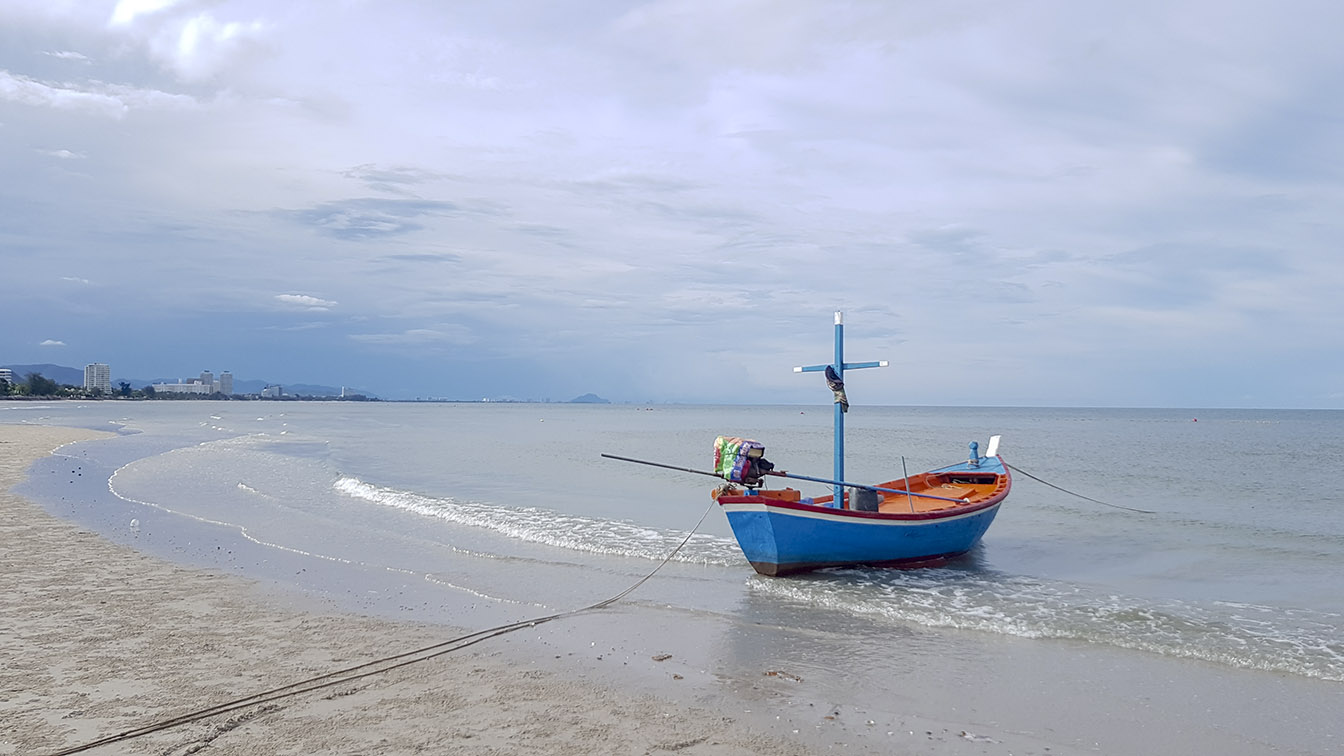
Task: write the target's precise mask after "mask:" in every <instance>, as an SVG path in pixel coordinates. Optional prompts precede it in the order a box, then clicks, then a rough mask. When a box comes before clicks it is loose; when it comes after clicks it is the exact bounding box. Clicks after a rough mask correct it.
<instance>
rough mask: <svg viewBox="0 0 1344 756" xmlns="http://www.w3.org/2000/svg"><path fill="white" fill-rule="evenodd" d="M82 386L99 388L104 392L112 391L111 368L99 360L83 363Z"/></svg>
mask: <svg viewBox="0 0 1344 756" xmlns="http://www.w3.org/2000/svg"><path fill="white" fill-rule="evenodd" d="M84 388H86V389H99V390H101V391H102V392H103V393H104V394H110V393H112V369H111V368H109V367H108V366H107V365H104V364H103V363H101V362H92V363H89V364H88V365H85V366H84Z"/></svg>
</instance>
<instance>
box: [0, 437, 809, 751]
mask: <svg viewBox="0 0 1344 756" xmlns="http://www.w3.org/2000/svg"><path fill="white" fill-rule="evenodd" d="M101 435H104V434H100V433H98V432H94V431H86V430H77V429H67V428H52V427H36V426H3V430H2V431H0V492H3V493H0V534H3V535H2V536H0V539H2V541H3V543H4V549H3V550H2V551H0V574H2V575H4V590H2V591H0V655H3V658H4V659H5V660H6V661H5V665H4V667H3V668H2V669H0V754H12V753H13V754H42V753H52V752H57V751H61V750H63V749H67V748H71V747H74V746H78V745H81V744H84V743H87V742H90V741H94V740H97V739H99V738H103V737H106V736H109V735H113V734H116V733H120V732H123V731H126V730H130V729H133V728H137V727H141V726H144V725H147V724H149V723H151V722H154V721H157V720H161V719H164V718H167V717H171V716H174V715H178V714H182V713H185V712H190V711H194V710H198V709H201V708H204V707H207V706H211V705H214V704H217V703H220V702H223V701H228V700H232V699H234V698H238V697H241V696H245V695H249V694H252V693H254V692H258V691H261V690H266V689H269V688H273V687H277V686H281V685H285V684H288V683H291V682H294V681H296V680H301V679H305V678H310V677H313V676H316V675H320V674H323V673H325V672H328V671H331V670H335V669H340V668H344V667H349V666H352V665H354V664H358V663H361V662H363V661H366V660H371V659H374V658H378V657H382V656H386V655H389V654H391V653H395V652H397V651H400V650H410V649H415V648H420V647H423V646H427V645H430V644H433V643H436V642H440V641H443V640H445V639H447V638H450V637H453V636H454V635H455V634H456V633H455V632H454V631H453V630H452V629H451V628H446V627H443V626H430V625H420V624H414V623H397V622H388V621H383V620H377V619H371V618H366V617H360V616H354V615H347V614H335V613H330V614H328V613H322V612H320V611H313V610H311V609H310V608H309V607H307V606H303V605H302V604H303V602H302V601H291V600H290V598H289V597H287V596H286V595H284V594H283V593H282V592H279V591H277V590H275V589H272V588H264V587H262V586H259V585H256V584H253V583H251V582H249V581H247V580H243V579H239V578H236V577H231V576H227V575H222V574H216V573H212V572H208V571H203V570H194V569H187V568H184V567H179V566H176V565H173V564H170V563H167V562H164V561H162V560H159V559H156V558H153V557H149V556H146V555H143V554H141V553H139V552H136V551H134V550H132V549H130V548H126V547H123V546H119V545H116V544H112V543H109V542H108V541H106V540H104V539H102V538H101V537H99V536H98V535H95V534H93V533H90V532H88V531H85V530H82V529H80V528H79V527H78V526H76V525H74V524H71V523H67V522H65V521H63V520H60V519H57V518H54V517H52V516H50V515H48V514H46V513H45V512H43V511H42V510H41V509H40V508H39V507H37V506H36V505H34V504H33V503H31V502H29V501H27V500H25V499H24V498H22V497H20V496H17V495H15V494H13V493H10V489H11V488H12V487H13V486H14V485H15V484H16V483H17V482H19V481H21V480H22V479H23V477H24V475H25V471H26V470H27V468H28V466H29V465H30V464H31V463H32V462H33V461H34V460H35V459H37V458H39V457H41V456H43V455H46V454H48V453H50V452H51V451H52V450H53V449H56V448H58V447H60V446H62V445H64V444H67V443H70V442H74V441H79V440H87V439H93V438H98V437H100V436H101ZM92 752H94V753H155V754H187V753H196V752H206V753H218V754H255V753H277V754H280V753H285V754H373V753H377V754H400V753H472V754H492V753H500V754H505V753H509V754H511V753H545V754H587V753H621V754H640V753H649V754H657V753H674V752H675V753H678V754H765V753H769V754H801V753H806V752H808V749H805V748H804V747H803V746H802V745H801V744H800V743H791V742H786V741H783V740H779V739H777V738H773V737H767V736H765V735H762V734H759V733H753V732H751V731H750V730H749V729H748V728H746V727H744V725H743V724H742V723H740V722H737V721H734V719H733V718H730V717H726V716H723V715H721V714H718V713H714V712H709V711H703V710H697V709H695V708H693V707H688V706H686V705H684V704H676V703H672V702H670V701H667V700H660V699H657V698H653V697H632V696H630V695H627V694H624V693H621V692H618V691H615V690H610V689H607V688H604V687H601V686H600V685H595V684H592V683H589V682H586V681H582V680H574V679H567V678H566V677H564V676H563V675H560V674H557V673H556V672H554V671H548V670H544V669H539V668H537V666H536V665H535V664H534V663H532V662H528V661H525V660H519V659H516V658H512V657H511V656H510V655H509V654H507V653H505V652H504V651H501V647H500V645H499V644H498V641H487V642H485V643H482V644H480V645H478V646H475V647H473V648H472V649H468V650H464V651H461V652H458V653H454V654H449V655H445V656H442V657H439V658H436V659H433V660H430V661H427V662H424V663H419V664H414V665H411V666H408V667H403V668H401V669H397V670H394V671H391V672H388V673H385V674H381V675H377V676H373V677H369V678H365V679H363V680H359V681H356V682H353V683H349V684H346V685H342V686H338V687H335V688H329V689H325V690H321V691H314V692H311V693H306V694H302V695H300V696H297V697H293V698H287V699H284V700H281V701H277V702H273V703H270V704H265V705H262V706H260V707H254V708H250V709H246V710H242V711H237V712H233V713H230V714H225V715H221V716H218V717H213V718H210V719H206V720H202V721H199V722H194V723H190V724H186V725H183V726H180V727H176V728H173V729H169V730H166V731H163V732H158V733H154V734H150V735H147V736H144V737H141V738H138V739H134V740H129V741H126V742H120V743H115V744H112V745H108V746H104V747H100V748H98V749H95V750H93V751H92Z"/></svg>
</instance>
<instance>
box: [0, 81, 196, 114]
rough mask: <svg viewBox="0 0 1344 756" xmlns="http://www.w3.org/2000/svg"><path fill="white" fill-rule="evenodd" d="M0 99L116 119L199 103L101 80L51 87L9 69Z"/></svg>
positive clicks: (0, 90)
mask: <svg viewBox="0 0 1344 756" xmlns="http://www.w3.org/2000/svg"><path fill="white" fill-rule="evenodd" d="M0 100H9V101H10V102H17V103H19V104H21V105H32V106H37V107H48V108H55V109H58V110H82V111H88V112H93V113H97V114H99V115H104V116H108V117H111V118H117V119H120V118H123V117H125V116H126V114H127V113H130V112H131V111H132V110H137V109H182V108H193V107H196V101H195V100H194V99H193V98H192V97H190V96H187V95H180V94H172V93H169V92H163V91H160V90H156V89H144V88H137V87H130V86H124V85H117V84H107V83H104V82H98V81H90V82H85V83H83V84H78V83H70V82H65V83H61V84H49V83H45V82H41V81H38V80H36V79H32V78H29V77H27V76H23V75H19V74H13V73H11V72H9V71H6V70H0Z"/></svg>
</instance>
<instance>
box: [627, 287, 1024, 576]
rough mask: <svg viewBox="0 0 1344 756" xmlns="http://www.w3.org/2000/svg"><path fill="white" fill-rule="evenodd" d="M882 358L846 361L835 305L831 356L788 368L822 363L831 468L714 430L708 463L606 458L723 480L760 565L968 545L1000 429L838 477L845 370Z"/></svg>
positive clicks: (989, 484) (991, 488)
mask: <svg viewBox="0 0 1344 756" xmlns="http://www.w3.org/2000/svg"><path fill="white" fill-rule="evenodd" d="M887 364H888V363H887V362H886V361H885V360H884V361H880V362H845V358H844V316H843V313H839V312H837V313H835V359H834V361H833V362H830V363H827V364H823V365H809V366H806V367H796V368H794V369H793V371H794V372H795V373H813V372H822V373H825V376H826V385H827V386H828V387H829V388H830V390H831V392H832V394H833V396H834V398H835V452H834V455H833V459H834V476H833V477H832V478H817V477H811V476H807V475H798V474H795V473H789V472H785V471H783V470H776V469H775V466H774V464H772V463H771V462H770V461H768V460H766V459H765V446H764V445H763V444H761V443H760V442H757V441H754V440H751V439H746V438H741V437H736V436H719V437H718V438H717V439H715V441H714V472H706V471H703V470H696V469H691V468H686V467H676V466H673V465H665V464H661V463H658V462H649V461H646V460H640V459H631V458H629V457H620V456H616V455H614V454H603V455H602V456H603V457H607V458H609V459H619V460H622V461H625V462H636V463H638V464H643V465H652V466H654V467H664V468H668V469H671V470H680V471H682V472H690V473H697V474H700V475H712V476H714V477H716V478H720V479H721V481H724V482H723V484H722V485H720V487H719V488H718V489H716V490H715V492H714V498H715V499H716V500H717V501H718V503H719V506H720V507H721V508H722V509H723V512H724V514H725V515H726V516H727V518H728V523H729V525H731V526H732V529H733V535H735V536H736V537H737V543H738V545H739V546H741V547H742V553H743V554H744V555H745V556H746V558H747V561H748V562H750V563H751V566H752V567H753V568H755V569H756V571H757V572H759V573H761V574H762V575H771V576H775V575H789V574H792V573H797V572H806V571H808V570H816V569H821V568H823V567H840V566H850V565H873V566H908V567H914V566H923V565H932V564H940V563H943V562H945V561H947V560H948V559H951V558H952V557H955V556H958V555H960V554H964V553H966V552H967V551H970V550H971V548H972V547H973V546H975V544H976V543H978V542H979V541H980V538H981V536H983V535H984V534H985V531H986V530H988V529H989V526H990V524H991V523H992V522H994V517H995V515H997V514H998V513H999V506H1000V505H1001V504H1002V503H1003V500H1004V499H1006V498H1007V497H1008V491H1009V490H1010V489H1011V488H1012V485H1013V478H1012V475H1011V474H1010V473H1009V468H1008V465H1006V464H1004V462H1003V460H1002V459H1000V458H999V439H1000V437H999V436H991V437H990V439H989V444H988V446H987V447H986V450H985V454H984V455H983V456H982V455H981V454H980V445H979V442H976V441H972V442H970V455H969V456H968V457H967V458H966V460H965V461H964V462H959V463H956V464H952V465H947V466H946V467H940V468H937V469H934V470H929V471H928V472H923V473H919V474H917V475H908V474H905V458H904V457H902V458H901V467H902V475H901V477H900V478H897V479H894V480H889V481H886V482H884V483H878V484H873V485H869V484H861V483H850V482H846V481H845V415H846V413H848V412H849V398H848V395H847V393H846V390H845V381H844V375H845V371H847V370H857V369H860V368H876V367H886V366H887ZM770 477H781V478H790V479H794V480H807V481H813V482H816V483H826V484H830V486H831V494H830V495H828V496H819V497H816V498H813V497H804V496H803V495H802V492H801V491H799V490H797V489H794V488H782V489H769V488H767V487H766V486H765V480H766V478H770Z"/></svg>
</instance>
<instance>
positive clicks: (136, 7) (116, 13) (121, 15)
mask: <svg viewBox="0 0 1344 756" xmlns="http://www.w3.org/2000/svg"><path fill="white" fill-rule="evenodd" d="M181 1H182V0H120V2H118V3H117V7H116V8H114V9H113V10H112V18H111V19H109V20H108V23H109V24H111V25H113V26H122V25H126V24H130V23H132V22H134V21H135V19H136V18H137V17H139V16H152V15H154V14H156V13H159V12H160V11H164V10H167V9H169V8H172V7H173V6H174V5H178V4H180V3H181Z"/></svg>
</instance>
